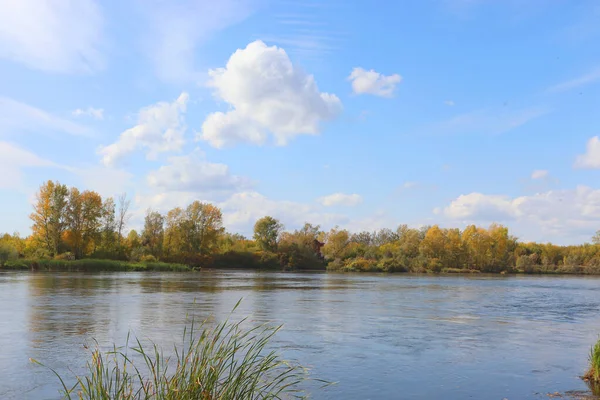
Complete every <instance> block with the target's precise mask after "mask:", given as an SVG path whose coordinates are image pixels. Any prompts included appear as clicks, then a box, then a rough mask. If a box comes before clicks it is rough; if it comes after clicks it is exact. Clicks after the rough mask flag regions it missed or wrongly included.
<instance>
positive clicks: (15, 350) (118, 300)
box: [0, 271, 600, 399]
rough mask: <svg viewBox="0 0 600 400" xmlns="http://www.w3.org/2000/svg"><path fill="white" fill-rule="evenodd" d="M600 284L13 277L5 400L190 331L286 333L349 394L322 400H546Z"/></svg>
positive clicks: (402, 278) (566, 372)
mask: <svg viewBox="0 0 600 400" xmlns="http://www.w3.org/2000/svg"><path fill="white" fill-rule="evenodd" d="M599 287H600V280H598V279H595V278H573V277H569V278H562V277H497V276H494V277H487V276H478V277H434V276H410V275H397V276H376V275H344V274H323V273H318V274H293V273H286V274H281V273H264V272H248V271H240V272H233V271H208V272H197V273H189V274H180V273H118V274H83V273H71V274H66V273H3V274H0V304H2V306H1V307H0V348H1V349H2V355H1V356H0V398H2V399H23V398H31V399H55V398H57V397H58V396H57V385H56V383H57V382H56V380H55V378H54V377H53V376H52V375H51V373H49V372H48V371H46V370H43V369H41V368H39V367H37V368H34V367H33V366H32V365H31V364H30V363H28V362H27V359H28V358H29V357H34V358H36V359H39V360H43V361H44V362H45V363H47V364H49V365H52V366H53V367H56V368H57V369H59V370H61V371H63V372H64V371H68V369H71V370H73V371H74V372H78V371H81V370H82V367H83V365H84V364H85V361H86V358H85V357H86V353H85V350H84V348H83V344H84V343H86V341H89V340H90V339H91V338H95V339H96V340H98V342H99V343H100V344H101V345H102V346H109V345H111V344H112V343H113V342H116V343H117V344H123V342H124V340H125V337H126V335H127V332H128V331H130V330H131V331H133V332H134V333H135V334H137V335H138V336H140V337H141V338H142V339H143V340H153V341H155V342H157V343H160V344H161V345H163V346H164V347H165V348H169V347H170V346H171V345H172V344H174V343H178V342H179V341H180V338H181V332H182V329H183V326H184V324H185V322H186V319H187V320H189V319H190V318H195V319H196V320H199V319H200V320H203V319H206V318H207V317H208V316H210V315H215V316H216V317H217V318H218V319H222V318H225V317H227V316H228V315H229V314H230V312H231V310H232V308H233V306H234V305H235V304H236V303H237V301H238V300H239V299H240V298H243V299H244V301H243V302H242V303H241V305H240V307H239V308H238V309H237V310H236V311H235V313H234V314H233V317H232V318H233V319H237V318H242V317H246V316H249V317H250V318H249V321H248V324H250V323H255V322H271V323H275V324H284V329H283V331H281V333H280V334H279V335H278V336H277V337H276V342H275V343H274V345H275V346H277V347H278V348H280V349H281V350H282V351H283V352H284V356H286V357H288V358H295V359H298V360H299V361H300V362H302V363H303V364H305V365H309V366H313V367H314V374H315V375H317V376H320V377H323V378H326V379H329V380H335V381H339V384H338V385H337V386H335V387H333V388H330V389H328V390H327V391H324V392H317V393H315V394H314V395H313V397H314V398H326V399H335V398H345V399H368V398H373V399H375V398H377V399H380V398H399V397H398V394H399V393H401V394H402V396H401V398H445V399H463V398H469V397H471V398H492V399H494V398H498V399H501V398H503V397H506V398H509V399H511V398H513V399H514V398H518V399H527V398H543V397H544V396H542V397H536V396H539V395H537V394H536V393H538V394H539V393H541V394H545V393H548V392H555V391H560V392H564V391H567V390H585V389H586V387H585V384H584V383H583V382H581V381H580V380H579V378H578V375H580V374H581V373H582V372H583V370H584V369H585V364H586V361H587V354H588V351H589V346H590V345H591V343H593V342H594V341H595V339H596V337H597V334H598V333H599V331H598V330H599V329H600V313H599V311H600V296H598V295H597V293H598V292H597V290H598V288H599Z"/></svg>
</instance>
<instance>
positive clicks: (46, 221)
mask: <svg viewBox="0 0 600 400" xmlns="http://www.w3.org/2000/svg"><path fill="white" fill-rule="evenodd" d="M68 192H69V190H68V189H67V187H66V186H65V185H62V184H60V183H59V182H53V181H48V182H46V183H44V184H42V185H41V186H40V189H39V190H38V192H37V194H36V202H35V204H34V206H33V213H31V215H30V218H31V220H32V221H33V226H32V231H33V237H34V238H35V239H36V240H37V241H39V242H40V243H41V244H42V245H43V246H44V247H45V248H46V249H47V251H48V252H49V253H50V255H57V254H59V252H60V247H61V244H62V238H63V233H64V231H65V229H66V225H67V223H66V218H65V217H66V209H67V205H68V199H67V196H68Z"/></svg>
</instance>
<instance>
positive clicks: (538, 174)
mask: <svg viewBox="0 0 600 400" xmlns="http://www.w3.org/2000/svg"><path fill="white" fill-rule="evenodd" d="M547 176H548V171H547V170H545V169H536V170H535V171H533V172H532V173H531V179H543V178H546V177H547Z"/></svg>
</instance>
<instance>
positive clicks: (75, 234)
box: [66, 188, 103, 258]
mask: <svg viewBox="0 0 600 400" xmlns="http://www.w3.org/2000/svg"><path fill="white" fill-rule="evenodd" d="M102 213H103V209H102V197H100V195H99V194H98V193H96V192H92V191H89V190H86V191H84V192H80V191H79V189H77V188H71V190H70V191H69V201H68V205H67V210H66V220H67V226H68V232H67V235H66V237H67V240H68V242H69V243H70V244H71V248H72V250H73V254H75V257H76V258H81V257H82V256H83V255H84V254H85V253H86V252H87V251H93V249H94V248H95V245H96V243H98V242H99V240H100V235H101V233H100V226H101V218H102Z"/></svg>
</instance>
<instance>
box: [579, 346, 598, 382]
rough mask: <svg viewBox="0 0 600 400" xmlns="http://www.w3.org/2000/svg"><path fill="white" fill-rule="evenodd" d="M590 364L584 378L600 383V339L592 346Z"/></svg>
mask: <svg viewBox="0 0 600 400" xmlns="http://www.w3.org/2000/svg"><path fill="white" fill-rule="evenodd" d="M589 364H590V365H589V367H588V370H587V372H586V373H585V375H584V376H583V378H584V379H585V380H588V381H591V382H594V383H596V384H598V383H600V339H598V341H597V342H596V344H594V346H592V349H591V351H590V359H589Z"/></svg>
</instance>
